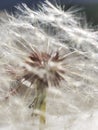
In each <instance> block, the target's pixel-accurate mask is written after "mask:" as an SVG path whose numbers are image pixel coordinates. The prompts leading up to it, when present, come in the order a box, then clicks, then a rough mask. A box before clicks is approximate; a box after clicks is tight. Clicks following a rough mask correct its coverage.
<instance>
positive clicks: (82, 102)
mask: <svg viewBox="0 0 98 130" xmlns="http://www.w3.org/2000/svg"><path fill="white" fill-rule="evenodd" d="M18 9H19V11H20V12H21V14H18V13H17V14H16V15H15V16H11V15H9V14H3V15H4V16H2V17H1V18H0V129H1V130H4V129H9V130H31V129H34V130H37V129H38V125H39V122H38V121H37V118H36V117H32V116H31V115H32V111H33V110H32V109H29V108H28V105H29V103H31V102H32V99H33V98H34V96H35V94H34V93H35V92H34V88H33V86H32V87H31V88H29V87H26V88H24V87H23V88H22V90H20V92H19V93H17V94H14V95H13V94H12V95H11V93H10V92H9V89H11V88H13V89H14V88H15V87H16V86H17V83H16V80H15V78H14V76H18V75H22V73H23V67H26V68H27V69H28V70H29V71H31V70H32V71H33V72H34V73H36V74H37V75H39V76H40V77H43V75H44V73H46V71H47V70H37V69H35V68H30V66H27V65H26V63H25V60H27V59H28V56H29V54H30V53H32V51H33V50H34V49H35V48H36V49H38V51H39V52H43V51H44V52H46V53H53V52H56V51H59V52H60V55H61V56H63V57H66V58H65V60H64V61H63V62H62V63H60V64H59V63H56V65H54V66H57V67H58V68H60V67H61V68H62V67H64V68H63V70H64V71H65V72H66V73H65V74H64V75H63V74H62V75H61V76H62V77H63V78H64V81H61V83H60V85H59V86H57V87H55V86H50V88H49V90H48V97H47V113H46V117H47V124H46V128H45V129H46V130H59V129H60V130H87V129H89V130H97V129H98V125H97V123H96V121H97V120H98V112H97V108H98V101H97V100H98V33H97V31H95V30H94V29H89V27H87V25H82V23H81V20H80V19H81V18H78V16H77V15H75V14H74V13H73V12H72V11H66V12H65V11H63V10H62V9H61V8H60V7H55V6H53V5H52V4H51V3H49V2H48V1H46V3H45V4H43V5H42V7H41V8H40V10H39V11H34V10H31V9H29V8H28V7H27V6H26V5H24V4H23V6H22V7H18ZM49 63H51V62H49ZM48 65H49V66H52V65H53V64H48ZM49 66H48V67H49ZM9 71H11V72H13V74H12V75H11V74H10V73H9ZM47 72H48V71H47ZM14 74H16V75H14ZM13 75H14V76H13ZM24 85H25V86H29V82H28V81H27V82H26V83H24ZM25 89H26V90H27V91H28V92H29V94H28V93H25ZM31 90H32V91H31ZM6 96H9V98H8V99H6Z"/></svg>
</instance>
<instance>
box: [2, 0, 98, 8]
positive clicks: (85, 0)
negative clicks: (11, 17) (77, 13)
mask: <svg viewBox="0 0 98 130" xmlns="http://www.w3.org/2000/svg"><path fill="white" fill-rule="evenodd" d="M42 1H44V0H0V9H8V8H11V7H13V6H15V5H16V4H17V3H21V2H25V3H27V4H28V5H35V4H36V3H38V2H42ZM50 1H60V2H61V3H63V4H65V3H67V4H71V3H75V4H78V3H79V4H92V3H98V0H50ZM60 2H59V3H60Z"/></svg>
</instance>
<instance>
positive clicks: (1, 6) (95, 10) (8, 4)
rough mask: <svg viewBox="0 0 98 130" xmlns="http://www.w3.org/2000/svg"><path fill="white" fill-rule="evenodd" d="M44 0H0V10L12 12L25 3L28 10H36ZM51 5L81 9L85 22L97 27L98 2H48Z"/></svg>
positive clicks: (76, 0)
mask: <svg viewBox="0 0 98 130" xmlns="http://www.w3.org/2000/svg"><path fill="white" fill-rule="evenodd" d="M44 1H45V0H0V10H1V11H2V10H5V9H6V10H7V11H9V12H14V11H15V7H14V6H16V5H18V4H21V3H26V4H27V5H28V6H29V7H30V8H32V7H33V8H34V9H38V4H40V3H42V2H44ZM49 1H50V2H52V3H53V4H55V3H58V4H60V5H61V6H64V5H65V10H66V9H68V8H70V7H76V8H82V10H81V11H82V12H85V14H86V17H87V21H88V22H90V23H93V24H94V25H98V0H49Z"/></svg>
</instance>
